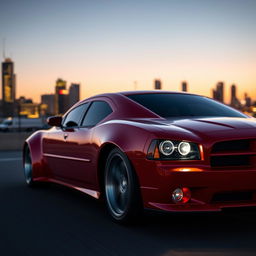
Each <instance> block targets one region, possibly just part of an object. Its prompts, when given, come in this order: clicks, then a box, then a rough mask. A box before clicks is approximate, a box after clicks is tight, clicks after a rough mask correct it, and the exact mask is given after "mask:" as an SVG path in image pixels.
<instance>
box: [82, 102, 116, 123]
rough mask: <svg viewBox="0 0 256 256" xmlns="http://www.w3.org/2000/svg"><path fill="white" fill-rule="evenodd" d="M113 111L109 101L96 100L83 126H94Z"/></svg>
mask: <svg viewBox="0 0 256 256" xmlns="http://www.w3.org/2000/svg"><path fill="white" fill-rule="evenodd" d="M111 112H112V109H111V108H110V106H109V105H108V103H106V102H104V101H94V102H93V103H92V105H91V107H90V108H89V110H88V112H87V114H86V116H85V118H84V120H83V124H82V126H94V125H96V124H97V123H99V122H100V121H101V120H103V119H104V118H105V117H106V116H108V115H109V114H110V113H111Z"/></svg>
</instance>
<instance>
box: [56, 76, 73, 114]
mask: <svg viewBox="0 0 256 256" xmlns="http://www.w3.org/2000/svg"><path fill="white" fill-rule="evenodd" d="M66 86H67V82H66V81H64V80H62V79H60V78H59V79H57V81H56V86H55V104H54V105H55V108H54V111H55V114H64V113H65V112H66V111H67V110H68V107H69V103H68V91H67V88H66Z"/></svg>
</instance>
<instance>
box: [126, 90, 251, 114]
mask: <svg viewBox="0 0 256 256" xmlns="http://www.w3.org/2000/svg"><path fill="white" fill-rule="evenodd" d="M127 97H128V98H130V99H131V100H133V101H135V102H137V103H139V104H141V105H142V106H144V107H146V108H147V109H149V110H151V111H152V112H154V113H156V114H157V115H159V116H161V117H164V118H173V117H175V118H176V117H240V118H241V117H242V118H246V117H247V116H246V115H244V114H243V113H241V112H239V111H237V110H235V109H233V108H231V107H228V106H226V105H224V104H222V103H219V102H217V101H214V100H212V99H209V98H206V97H203V96H198V95H190V94H178V93H149V94H133V95H127Z"/></svg>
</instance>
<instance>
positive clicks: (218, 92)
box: [212, 82, 224, 102]
mask: <svg viewBox="0 0 256 256" xmlns="http://www.w3.org/2000/svg"><path fill="white" fill-rule="evenodd" d="M212 92H213V98H214V99H215V100H218V101H220V102H224V83H223V82H218V83H217V85H216V89H215V90H214V89H213V91H212Z"/></svg>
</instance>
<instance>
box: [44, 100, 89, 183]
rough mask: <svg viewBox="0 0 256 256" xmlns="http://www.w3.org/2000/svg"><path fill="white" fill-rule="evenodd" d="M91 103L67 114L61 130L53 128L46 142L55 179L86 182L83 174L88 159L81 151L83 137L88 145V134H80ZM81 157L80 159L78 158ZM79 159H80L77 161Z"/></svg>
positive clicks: (47, 156) (48, 160)
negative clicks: (80, 145)
mask: <svg viewBox="0 0 256 256" xmlns="http://www.w3.org/2000/svg"><path fill="white" fill-rule="evenodd" d="M89 106H90V103H85V104H82V105H79V106H78V107H76V108H74V109H72V110H71V111H70V112H69V113H67V114H66V115H65V117H64V119H63V122H62V127H61V128H53V130H51V131H50V132H49V133H48V135H47V139H46V140H45V142H44V157H45V159H46V161H47V163H48V166H49V167H50V170H51V173H52V176H53V178H56V179H61V180H64V181H67V180H75V179H79V180H81V182H85V181H86V180H87V178H86V177H85V174H84V172H83V170H84V168H85V167H86V158H84V156H83V155H82V154H81V155H80V152H83V151H82V150H81V151H79V150H80V149H79V147H78V145H77V144H80V141H81V136H82V140H83V143H85V144H87V136H86V134H85V135H84V136H83V135H82V134H81V133H80V132H79V126H80V124H81V121H82V118H83V117H84V115H85V113H86V111H87V110H88V108H89ZM78 156H79V157H78ZM76 158H79V159H76Z"/></svg>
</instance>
